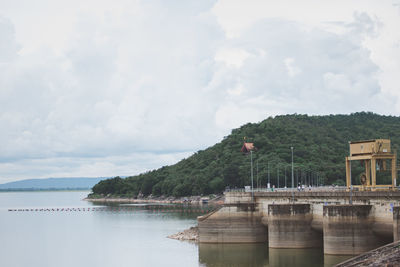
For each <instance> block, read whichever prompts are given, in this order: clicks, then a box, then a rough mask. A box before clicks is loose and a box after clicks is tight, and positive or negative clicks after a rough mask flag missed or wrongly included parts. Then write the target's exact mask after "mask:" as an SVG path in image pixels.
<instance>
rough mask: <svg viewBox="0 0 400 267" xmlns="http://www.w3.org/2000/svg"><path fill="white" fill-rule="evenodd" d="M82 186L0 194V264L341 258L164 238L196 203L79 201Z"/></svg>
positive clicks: (184, 223)
mask: <svg viewBox="0 0 400 267" xmlns="http://www.w3.org/2000/svg"><path fill="white" fill-rule="evenodd" d="M88 193H89V192H87V191H68V192H3V193H0V245H1V249H0V263H1V264H0V265H1V266H4V267H12V266H18V267H20V266H38V267H39V266H40V267H50V266H51V267H52V266H68V267H70V266H96V267H102V266H130V267H132V266H185V267H186V266H208V267H210V266H332V265H333V264H336V263H338V262H340V261H342V260H344V259H346V258H348V257H342V256H327V255H324V254H323V252H322V249H270V248H268V246H267V245H266V244H200V245H198V244H196V243H191V242H182V241H178V240H172V239H169V238H167V236H168V235H171V234H174V233H177V232H179V231H182V230H184V229H187V228H189V227H191V226H195V225H196V224H197V222H196V217H197V216H198V215H200V214H201V212H199V211H200V208H199V207H190V206H179V205H164V206H161V207H160V206H155V205H121V206H115V205H114V206H104V205H95V204H92V203H90V202H86V201H82V199H83V198H84V197H86V195H87V194H88ZM72 208H73V210H72ZM9 209H11V210H21V211H9ZM31 209H32V210H33V211H31ZM57 209H58V211H57ZM78 209H79V210H78ZM203 209H204V208H203ZM22 210H29V211H22ZM35 210H37V211H35ZM41 210H42V211H41ZM53 210H54V211H53Z"/></svg>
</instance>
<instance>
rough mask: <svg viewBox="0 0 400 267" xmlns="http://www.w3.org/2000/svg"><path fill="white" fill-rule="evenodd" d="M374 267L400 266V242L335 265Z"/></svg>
mask: <svg viewBox="0 0 400 267" xmlns="http://www.w3.org/2000/svg"><path fill="white" fill-rule="evenodd" d="M353 266H354V267H355V266H362V267H367V266H368V267H372V266H374V267H375V266H385V267H394V266H400V241H396V242H393V243H390V244H388V245H385V246H383V247H379V248H377V249H374V250H371V251H368V252H366V253H363V254H361V255H359V256H356V257H354V258H351V259H349V260H346V261H344V262H342V263H339V264H337V265H335V267H353Z"/></svg>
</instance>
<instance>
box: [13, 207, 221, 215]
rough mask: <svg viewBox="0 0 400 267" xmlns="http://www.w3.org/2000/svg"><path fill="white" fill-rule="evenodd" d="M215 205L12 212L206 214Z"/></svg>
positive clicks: (19, 210)
mask: <svg viewBox="0 0 400 267" xmlns="http://www.w3.org/2000/svg"><path fill="white" fill-rule="evenodd" d="M214 210H215V207H206V208H203V207H182V206H151V205H140V206H102V207H70V208H65V207H64V208H14V209H8V211H10V212H96V211H99V212H135V211H148V212H158V213H183V214H189V213H198V214H206V213H209V212H211V211H214Z"/></svg>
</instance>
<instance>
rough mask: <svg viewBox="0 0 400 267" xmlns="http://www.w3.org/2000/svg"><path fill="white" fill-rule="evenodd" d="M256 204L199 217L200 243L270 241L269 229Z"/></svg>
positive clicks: (233, 207)
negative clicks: (263, 221)
mask: <svg viewBox="0 0 400 267" xmlns="http://www.w3.org/2000/svg"><path fill="white" fill-rule="evenodd" d="M261 218H262V216H261V215H260V213H259V212H258V211H256V210H255V205H254V204H247V205H246V204H243V205H237V206H225V207H222V208H221V209H220V210H218V211H217V212H214V213H211V214H207V215H204V216H199V217H198V218H197V221H198V226H199V242H200V243H259V242H266V241H267V240H268V236H267V234H268V233H267V228H266V227H265V226H264V225H263V224H262V223H261Z"/></svg>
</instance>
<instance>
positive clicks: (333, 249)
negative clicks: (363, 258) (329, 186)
mask: <svg viewBox="0 0 400 267" xmlns="http://www.w3.org/2000/svg"><path fill="white" fill-rule="evenodd" d="M371 209H372V206H371V205H330V206H324V226H323V230H324V253H325V254H335V255H357V254H360V253H363V252H366V251H369V250H371V249H374V248H376V247H379V246H381V245H383V242H382V241H381V240H380V239H379V238H378V237H377V236H376V235H375V234H374V232H373V231H372V224H373V218H372V217H371V216H370V212H371Z"/></svg>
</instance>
